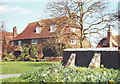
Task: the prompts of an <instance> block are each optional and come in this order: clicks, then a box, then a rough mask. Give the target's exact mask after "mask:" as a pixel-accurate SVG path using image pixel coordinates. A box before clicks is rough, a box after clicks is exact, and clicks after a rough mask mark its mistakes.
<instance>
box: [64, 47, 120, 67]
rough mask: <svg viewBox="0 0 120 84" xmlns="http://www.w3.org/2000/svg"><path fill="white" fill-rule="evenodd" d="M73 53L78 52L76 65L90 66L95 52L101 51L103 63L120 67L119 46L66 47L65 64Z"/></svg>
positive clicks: (106, 65) (107, 65)
mask: <svg viewBox="0 0 120 84" xmlns="http://www.w3.org/2000/svg"><path fill="white" fill-rule="evenodd" d="M72 53H76V59H75V65H76V66H83V67H88V66H89V63H90V61H91V59H92V57H93V56H94V54H95V53H101V64H103V65H104V66H105V67H106V68H114V69H119V68H120V53H119V51H118V48H112V49H110V48H99V49H98V48H95V49H90V48H88V49H65V50H64V51H63V65H66V63H67V61H68V59H69V57H70V55H71V54H72Z"/></svg>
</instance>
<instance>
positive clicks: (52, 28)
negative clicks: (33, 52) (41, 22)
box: [50, 24, 56, 32]
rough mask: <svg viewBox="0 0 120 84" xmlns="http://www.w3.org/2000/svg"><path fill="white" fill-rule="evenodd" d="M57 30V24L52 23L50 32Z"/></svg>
mask: <svg viewBox="0 0 120 84" xmlns="http://www.w3.org/2000/svg"><path fill="white" fill-rule="evenodd" d="M55 30H56V27H55V24H52V25H51V26H50V32H55Z"/></svg>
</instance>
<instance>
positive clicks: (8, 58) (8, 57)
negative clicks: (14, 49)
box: [3, 53, 16, 62]
mask: <svg viewBox="0 0 120 84" xmlns="http://www.w3.org/2000/svg"><path fill="white" fill-rule="evenodd" d="M4 54H5V56H4V58H3V61H8V62H9V61H16V57H15V56H14V55H13V54H11V53H10V54H8V53H4Z"/></svg>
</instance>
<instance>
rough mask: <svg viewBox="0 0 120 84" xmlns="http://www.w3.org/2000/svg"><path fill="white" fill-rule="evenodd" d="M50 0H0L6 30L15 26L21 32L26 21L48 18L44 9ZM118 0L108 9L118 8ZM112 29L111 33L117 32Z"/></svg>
mask: <svg viewBox="0 0 120 84" xmlns="http://www.w3.org/2000/svg"><path fill="white" fill-rule="evenodd" d="M50 1H51V0H2V2H1V4H0V17H1V20H2V21H3V22H4V25H5V29H6V31H9V32H12V31H13V27H14V26H16V27H17V31H18V33H21V32H22V31H23V30H24V29H25V28H26V26H27V25H28V23H32V22H35V21H40V20H42V19H46V18H50V17H49V12H48V10H47V9H46V8H47V7H46V6H47V4H48V2H50ZM117 1H118V0H116V1H114V4H111V5H110V6H109V9H114V8H118V7H117V5H118V2H117ZM116 32H117V31H115V30H113V34H117V33H116Z"/></svg>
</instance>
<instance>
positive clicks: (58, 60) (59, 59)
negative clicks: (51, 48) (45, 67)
mask: <svg viewBox="0 0 120 84" xmlns="http://www.w3.org/2000/svg"><path fill="white" fill-rule="evenodd" d="M44 59H46V61H53V62H60V61H62V60H63V57H44Z"/></svg>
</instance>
